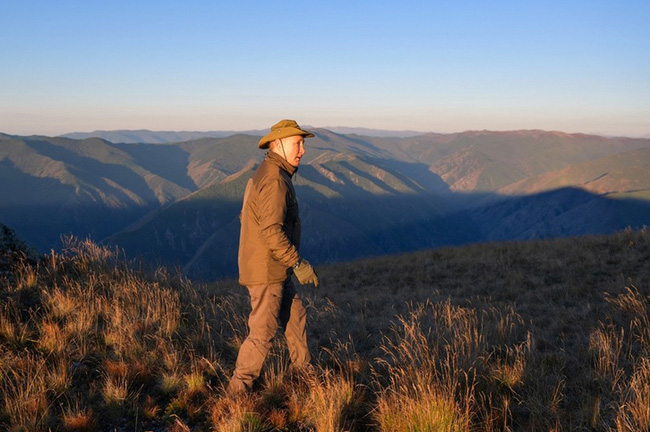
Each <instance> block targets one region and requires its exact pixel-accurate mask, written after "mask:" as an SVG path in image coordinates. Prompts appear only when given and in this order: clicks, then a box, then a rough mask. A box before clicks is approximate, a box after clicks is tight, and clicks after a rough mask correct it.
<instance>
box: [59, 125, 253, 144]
mask: <svg viewBox="0 0 650 432" xmlns="http://www.w3.org/2000/svg"><path fill="white" fill-rule="evenodd" d="M238 133H243V134H248V135H258V136H262V135H264V134H265V133H266V132H265V131H262V130H250V131H243V132H236V131H209V132H198V131H193V132H186V131H183V132H174V131H150V130H147V129H138V130H111V131H105V130H96V131H94V132H70V133H67V134H63V135H60V136H61V137H63V138H72V139H87V138H101V139H103V140H106V141H109V142H112V143H116V144H119V143H127V144H134V143H145V144H164V143H171V142H181V141H190V140H195V139H200V138H224V137H227V136H230V135H235V134H238Z"/></svg>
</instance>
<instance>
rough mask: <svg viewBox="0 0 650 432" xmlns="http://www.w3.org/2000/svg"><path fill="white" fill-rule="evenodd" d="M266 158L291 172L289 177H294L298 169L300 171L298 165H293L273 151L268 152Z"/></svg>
mask: <svg viewBox="0 0 650 432" xmlns="http://www.w3.org/2000/svg"><path fill="white" fill-rule="evenodd" d="M266 159H268V160H269V161H271V162H273V163H274V164H276V165H277V166H279V167H280V168H282V169H283V170H285V171H286V172H287V173H288V174H289V177H293V175H294V174H295V173H296V171H298V167H295V166H293V165H291V164H290V163H289V162H287V161H286V160H285V159H284V158H283V157H282V156H280V155H279V154H277V153H274V152H272V151H270V152H268V153H266Z"/></svg>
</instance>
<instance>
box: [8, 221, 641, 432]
mask: <svg viewBox="0 0 650 432" xmlns="http://www.w3.org/2000/svg"><path fill="white" fill-rule="evenodd" d="M649 263H650V233H649V232H648V231H647V230H642V231H625V232H619V233H617V234H614V235H609V236H600V237H584V238H570V239H562V240H552V241H551V240H549V241H532V242H521V243H514V242H513V243H493V244H482V245H473V246H466V247H461V248H448V249H438V250H433V251H423V252H419V253H415V254H409V255H400V256H391V257H383V258H377V259H372V260H370V259H369V260H363V261H356V262H351V263H347V264H340V265H336V266H329V267H322V268H319V271H320V274H319V275H320V277H321V280H322V288H321V287H319V288H318V289H313V288H309V289H303V290H302V295H303V296H304V298H305V301H306V304H307V306H308V310H309V314H310V322H309V327H308V331H309V338H310V343H311V348H312V350H313V353H314V355H315V360H314V368H313V370H311V369H310V370H293V369H291V368H290V367H289V365H288V358H287V357H288V356H287V353H286V349H285V345H284V343H283V341H282V337H281V336H279V337H278V338H276V339H277V340H276V342H275V344H274V347H273V349H272V355H271V357H270V358H269V360H268V362H267V365H266V366H265V372H264V375H263V378H262V379H261V382H260V386H259V389H257V390H256V391H255V392H254V393H252V394H250V395H247V396H244V397H242V398H239V399H231V398H228V397H225V396H224V386H225V385H226V384H227V382H228V379H229V375H230V373H231V371H232V369H233V366H234V360H235V356H236V353H237V350H238V347H239V345H240V344H241V342H242V341H243V338H244V337H245V335H246V318H247V313H248V308H249V307H248V301H247V296H246V295H245V294H244V290H243V289H241V288H239V287H237V286H236V283H235V282H234V281H221V282H217V283H213V284H209V285H199V284H193V283H190V282H189V281H187V280H185V279H183V278H182V277H178V276H175V275H173V274H170V273H169V272H168V271H167V270H165V269H164V268H160V269H158V270H157V271H155V272H152V273H147V272H143V271H141V270H139V266H138V264H137V263H136V262H127V261H125V260H124V259H123V257H122V255H121V253H120V252H119V251H117V250H112V249H108V248H105V247H99V246H97V245H95V244H93V243H91V242H89V241H78V240H75V239H68V240H67V242H66V248H65V250H64V252H63V253H61V254H50V255H49V256H48V257H47V258H46V259H43V260H41V261H40V262H38V263H33V262H31V263H30V262H29V261H28V260H26V259H25V258H24V255H23V254H20V253H16V254H15V256H14V257H13V259H11V260H5V261H3V266H4V270H6V272H4V273H2V275H1V276H0V428H2V429H3V430H9V431H48V430H62V431H64V430H65V431H83V430H86V431H89V430H111V431H112V430H134V431H144V430H173V431H187V430H206V431H207V430H218V431H269V432H270V431H318V432H321V431H519V430H521V431H537V430H544V431H548V430H554V431H559V430H594V431H609V430H619V431H630V432H631V431H641V430H648V428H650V415H649V412H648V407H649V406H650V297H649V294H650V291H649V290H650V265H649Z"/></svg>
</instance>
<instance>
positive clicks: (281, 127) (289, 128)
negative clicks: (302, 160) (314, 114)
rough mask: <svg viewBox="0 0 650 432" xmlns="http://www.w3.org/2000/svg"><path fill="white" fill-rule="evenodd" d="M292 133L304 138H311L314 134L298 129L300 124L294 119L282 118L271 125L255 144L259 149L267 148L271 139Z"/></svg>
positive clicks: (285, 136) (291, 134)
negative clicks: (267, 131)
mask: <svg viewBox="0 0 650 432" xmlns="http://www.w3.org/2000/svg"><path fill="white" fill-rule="evenodd" d="M294 135H300V136H303V137H305V138H312V137H313V136H314V134H313V133H311V132H307V131H306V130H303V129H300V126H298V123H296V121H295V120H287V119H284V120H280V121H279V122H277V123H276V124H274V125H273V126H271V132H269V133H267V134H266V135H264V137H263V138H262V139H261V140H260V143H259V144H258V145H257V146H258V147H259V148H261V149H265V148H269V144H270V143H271V141H273V140H276V139H279V138H288V137H290V136H294Z"/></svg>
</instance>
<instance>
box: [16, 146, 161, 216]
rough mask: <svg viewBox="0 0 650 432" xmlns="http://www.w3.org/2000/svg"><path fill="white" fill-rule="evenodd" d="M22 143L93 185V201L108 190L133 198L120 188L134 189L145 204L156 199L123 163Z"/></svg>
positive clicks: (123, 197) (125, 198)
mask: <svg viewBox="0 0 650 432" xmlns="http://www.w3.org/2000/svg"><path fill="white" fill-rule="evenodd" d="M25 145H27V146H29V147H32V148H33V149H34V150H36V151H37V152H38V153H39V154H42V155H44V156H47V157H49V158H51V159H53V160H56V161H61V162H62V163H64V164H66V169H67V170H68V171H69V172H70V173H72V174H73V175H74V176H75V177H77V178H78V179H80V180H81V181H83V182H84V183H86V184H88V185H91V186H93V187H94V188H96V190H95V191H93V192H94V197H93V198H94V199H95V200H97V201H101V200H102V199H103V195H104V194H105V193H104V192H109V193H110V194H112V195H115V196H117V197H120V199H122V200H125V201H126V202H129V201H132V200H133V197H132V196H130V195H128V194H125V193H124V192H123V191H124V190H130V191H133V192H135V193H136V194H137V195H138V197H139V198H141V199H142V200H144V201H145V202H146V203H157V202H158V199H157V198H156V196H155V195H154V193H153V191H152V190H151V189H150V188H149V185H147V182H146V181H145V180H144V178H143V177H142V176H140V175H139V174H137V173H135V172H133V171H132V170H130V169H129V168H127V167H126V166H123V165H118V164H111V163H102V162H100V161H98V160H96V159H93V158H90V157H84V156H81V155H79V154H77V153H75V152H73V151H71V150H68V149H66V148H65V147H62V146H57V145H54V144H52V143H50V142H47V141H42V140H29V141H25ZM80 167H84V169H83V170H81V169H80ZM107 179H111V181H112V182H115V183H116V184H117V186H116V185H113V184H111V183H110V182H108V181H107ZM89 190H92V189H89Z"/></svg>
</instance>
